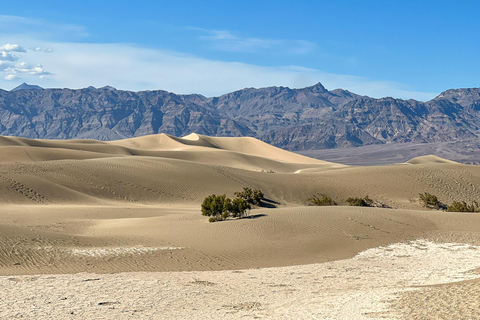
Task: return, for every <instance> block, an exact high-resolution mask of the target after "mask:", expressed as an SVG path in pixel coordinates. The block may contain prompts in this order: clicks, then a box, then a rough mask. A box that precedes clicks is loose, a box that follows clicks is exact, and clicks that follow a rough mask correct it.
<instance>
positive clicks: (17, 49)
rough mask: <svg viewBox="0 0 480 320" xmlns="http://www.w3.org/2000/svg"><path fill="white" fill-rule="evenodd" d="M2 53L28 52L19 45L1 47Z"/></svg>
mask: <svg viewBox="0 0 480 320" xmlns="http://www.w3.org/2000/svg"><path fill="white" fill-rule="evenodd" d="M0 51H9V52H26V51H25V49H23V48H22V47H20V46H19V45H18V44H16V43H15V44H10V43H7V44H4V45H3V46H0Z"/></svg>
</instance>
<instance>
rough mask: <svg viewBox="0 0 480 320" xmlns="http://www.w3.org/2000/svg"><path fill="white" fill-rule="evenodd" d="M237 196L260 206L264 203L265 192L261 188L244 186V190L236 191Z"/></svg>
mask: <svg viewBox="0 0 480 320" xmlns="http://www.w3.org/2000/svg"><path fill="white" fill-rule="evenodd" d="M234 194H235V196H236V197H237V198H240V199H244V200H245V201H247V202H248V203H250V204H253V205H256V206H259V205H260V204H261V203H262V200H263V198H264V194H263V192H262V190H260V189H253V190H252V189H251V188H248V187H243V191H237V192H235V193H234Z"/></svg>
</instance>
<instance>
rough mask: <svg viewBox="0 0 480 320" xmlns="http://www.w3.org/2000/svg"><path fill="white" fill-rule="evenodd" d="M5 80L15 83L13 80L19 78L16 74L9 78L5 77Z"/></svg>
mask: <svg viewBox="0 0 480 320" xmlns="http://www.w3.org/2000/svg"><path fill="white" fill-rule="evenodd" d="M4 79H5V80H7V81H13V80H18V79H19V78H18V77H17V76H16V75H14V74H9V75H8V76H5V77H4Z"/></svg>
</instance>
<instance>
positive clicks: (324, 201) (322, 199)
mask: <svg viewBox="0 0 480 320" xmlns="http://www.w3.org/2000/svg"><path fill="white" fill-rule="evenodd" d="M307 202H308V205H309V206H336V205H337V204H336V202H335V201H333V200H332V198H330V197H329V196H327V195H326V194H323V193H320V194H319V195H313V196H311V197H310V198H308V199H307Z"/></svg>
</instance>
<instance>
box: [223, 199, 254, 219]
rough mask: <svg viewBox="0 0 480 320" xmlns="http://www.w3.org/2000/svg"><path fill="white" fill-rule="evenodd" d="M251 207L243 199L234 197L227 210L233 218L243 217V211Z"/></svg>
mask: <svg viewBox="0 0 480 320" xmlns="http://www.w3.org/2000/svg"><path fill="white" fill-rule="evenodd" d="M251 208H252V207H251V206H250V203H248V202H247V201H246V200H245V199H242V198H235V199H233V200H232V202H231V203H230V204H229V207H228V208H227V210H228V211H229V212H230V213H231V214H232V216H233V217H234V218H240V219H241V218H243V216H244V215H245V212H246V211H247V210H250V209H251Z"/></svg>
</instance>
